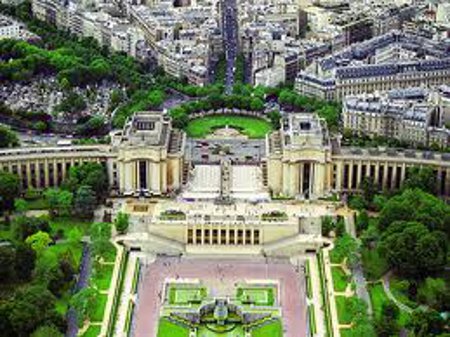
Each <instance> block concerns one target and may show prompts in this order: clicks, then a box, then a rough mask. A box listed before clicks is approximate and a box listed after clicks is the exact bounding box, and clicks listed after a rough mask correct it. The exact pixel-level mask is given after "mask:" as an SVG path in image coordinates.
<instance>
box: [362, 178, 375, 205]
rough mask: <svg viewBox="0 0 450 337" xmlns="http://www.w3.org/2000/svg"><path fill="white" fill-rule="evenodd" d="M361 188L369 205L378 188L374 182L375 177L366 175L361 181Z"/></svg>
mask: <svg viewBox="0 0 450 337" xmlns="http://www.w3.org/2000/svg"><path fill="white" fill-rule="evenodd" d="M360 189H361V190H362V196H363V198H364V200H365V202H366V204H367V205H370V204H371V203H372V201H373V198H374V196H375V193H376V192H377V188H376V186H375V184H374V183H373V178H371V177H364V178H363V180H362V181H361V185H360Z"/></svg>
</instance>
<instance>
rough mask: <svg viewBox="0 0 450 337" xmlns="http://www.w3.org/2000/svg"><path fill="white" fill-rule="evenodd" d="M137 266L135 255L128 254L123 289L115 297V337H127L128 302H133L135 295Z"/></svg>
mask: <svg viewBox="0 0 450 337" xmlns="http://www.w3.org/2000/svg"><path fill="white" fill-rule="evenodd" d="M137 266H138V256H137V254H133V253H130V254H129V256H128V263H127V268H126V270H125V274H124V276H123V277H124V279H123V288H122V292H121V293H120V294H118V295H117V296H120V298H119V304H118V309H117V317H116V324H115V329H114V336H115V337H126V336H127V335H128V331H127V326H128V323H129V322H128V320H129V313H128V311H129V309H130V302H131V301H132V302H134V300H135V293H134V289H133V286H134V278H135V273H136V268H137Z"/></svg>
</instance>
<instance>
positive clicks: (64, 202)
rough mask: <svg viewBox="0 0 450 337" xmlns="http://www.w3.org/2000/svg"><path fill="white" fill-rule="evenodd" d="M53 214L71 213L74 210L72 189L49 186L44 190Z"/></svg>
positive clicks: (63, 214) (64, 214)
mask: <svg viewBox="0 0 450 337" xmlns="http://www.w3.org/2000/svg"><path fill="white" fill-rule="evenodd" d="M44 196H45V199H46V200H47V204H48V207H49V209H50V214H51V215H62V216H66V215H69V214H70V212H71V210H72V203H73V194H72V193H71V192H70V191H66V190H59V189H57V188H49V189H47V190H46V191H45V192H44Z"/></svg>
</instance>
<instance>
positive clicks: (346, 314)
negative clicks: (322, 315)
mask: <svg viewBox="0 0 450 337" xmlns="http://www.w3.org/2000/svg"><path fill="white" fill-rule="evenodd" d="M335 299H336V307H337V312H338V318H339V324H350V323H351V322H352V318H353V317H352V312H351V310H350V301H351V300H350V298H349V297H344V296H336V297H335Z"/></svg>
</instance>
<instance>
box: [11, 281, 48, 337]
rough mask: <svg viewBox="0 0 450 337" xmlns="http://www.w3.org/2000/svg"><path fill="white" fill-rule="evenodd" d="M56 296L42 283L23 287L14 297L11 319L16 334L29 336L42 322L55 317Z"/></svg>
mask: <svg viewBox="0 0 450 337" xmlns="http://www.w3.org/2000/svg"><path fill="white" fill-rule="evenodd" d="M55 316H56V313H55V297H54V296H53V295H52V293H51V292H50V291H48V290H47V289H46V288H45V287H44V286H42V285H34V286H30V287H27V288H25V289H21V290H19V291H18V292H17V294H16V296H15V297H14V303H13V306H12V308H11V311H10V312H9V320H10V322H11V324H12V326H13V329H14V331H15V333H16V336H21V337H22V336H23V337H25V336H29V335H30V334H31V333H32V332H33V331H35V330H36V329H37V327H38V326H40V325H41V324H42V323H44V322H46V323H51V322H52V321H53V319H54V318H55Z"/></svg>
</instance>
